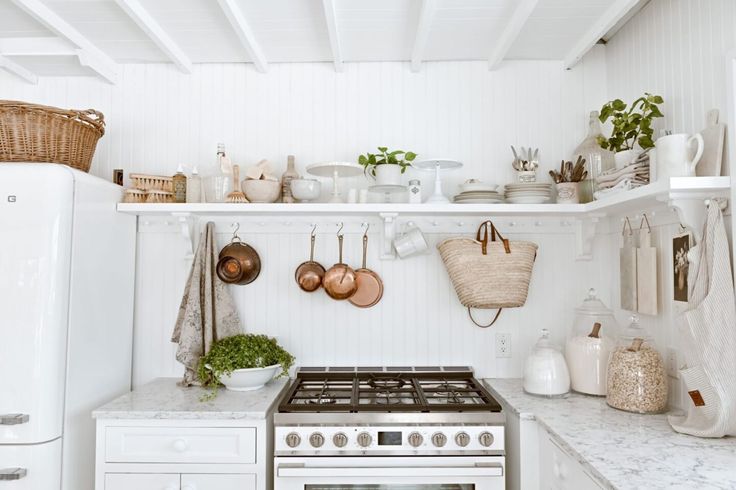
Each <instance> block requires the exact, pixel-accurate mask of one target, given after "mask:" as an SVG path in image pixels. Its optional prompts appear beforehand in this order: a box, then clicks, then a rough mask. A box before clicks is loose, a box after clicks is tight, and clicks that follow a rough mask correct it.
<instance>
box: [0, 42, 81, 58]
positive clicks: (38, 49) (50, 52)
mask: <svg viewBox="0 0 736 490" xmlns="http://www.w3.org/2000/svg"><path fill="white" fill-rule="evenodd" d="M0 54H2V55H4V56H11V57H12V56H76V55H77V47H76V46H74V45H73V44H72V43H70V42H69V41H67V40H65V39H61V38H60V37H2V38H0Z"/></svg>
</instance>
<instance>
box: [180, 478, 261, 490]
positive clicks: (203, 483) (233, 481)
mask: <svg viewBox="0 0 736 490" xmlns="http://www.w3.org/2000/svg"><path fill="white" fill-rule="evenodd" d="M255 489H256V475H214V474H212V475H181V490H255Z"/></svg>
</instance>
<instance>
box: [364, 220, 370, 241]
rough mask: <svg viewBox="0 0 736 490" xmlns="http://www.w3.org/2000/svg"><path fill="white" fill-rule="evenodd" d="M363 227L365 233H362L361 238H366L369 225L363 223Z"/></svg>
mask: <svg viewBox="0 0 736 490" xmlns="http://www.w3.org/2000/svg"><path fill="white" fill-rule="evenodd" d="M363 226H365V231H364V232H363V238H367V237H368V230H369V229H370V228H371V224H370V223H363Z"/></svg>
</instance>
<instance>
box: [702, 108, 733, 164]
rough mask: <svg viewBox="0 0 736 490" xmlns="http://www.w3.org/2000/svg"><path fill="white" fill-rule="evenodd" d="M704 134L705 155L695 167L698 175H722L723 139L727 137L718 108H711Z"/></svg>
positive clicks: (706, 119)
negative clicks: (720, 120) (719, 119)
mask: <svg viewBox="0 0 736 490" xmlns="http://www.w3.org/2000/svg"><path fill="white" fill-rule="evenodd" d="M700 134H701V136H703V143H705V144H704V148H703V156H702V157H701V158H700V162H699V163H698V166H697V167H695V175H697V176H716V177H717V176H720V175H721V167H722V164H723V141H724V139H725V137H726V125H725V124H723V123H719V122H718V109H711V110H709V111H708V114H706V116H705V129H704V130H702V131H701V132H700Z"/></svg>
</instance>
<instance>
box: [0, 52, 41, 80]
mask: <svg viewBox="0 0 736 490" xmlns="http://www.w3.org/2000/svg"><path fill="white" fill-rule="evenodd" d="M0 67H1V68H4V69H5V70H7V71H9V72H10V73H12V74H13V75H15V76H17V77H19V78H21V79H23V80H25V81H26V82H28V83H30V84H31V85H36V84H37V83H38V76H36V74H35V73H33V72H31V71H30V70H28V69H26V68H24V67H23V66H21V65H19V64H18V63H16V62H15V61H13V60H11V59H9V58H7V57H5V56H3V55H0Z"/></svg>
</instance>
